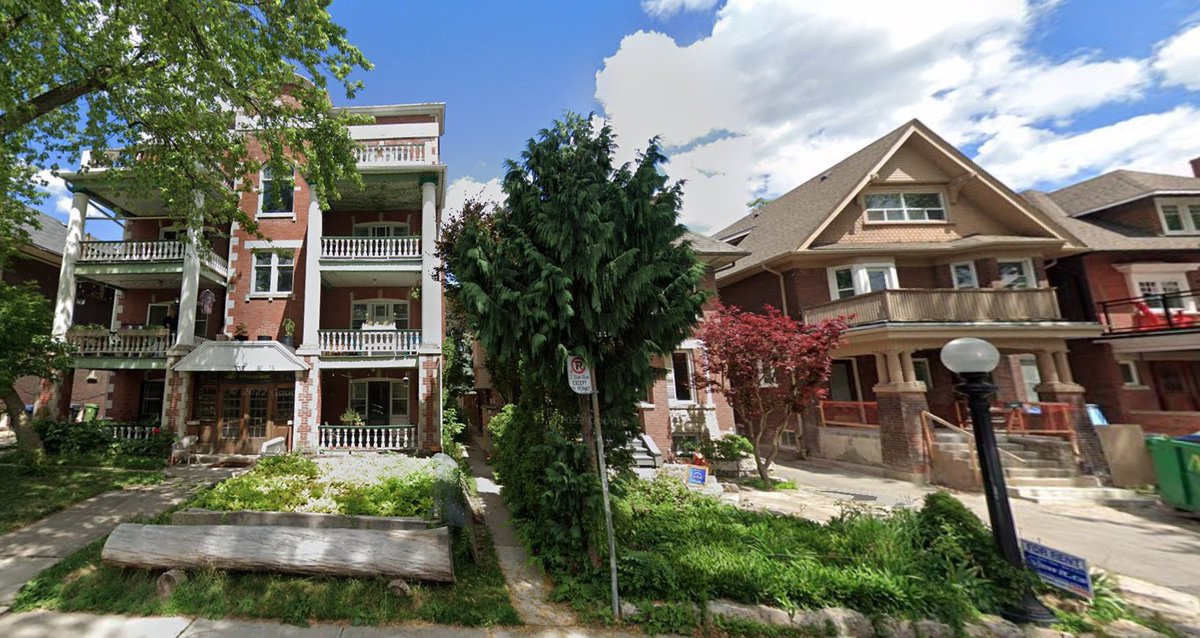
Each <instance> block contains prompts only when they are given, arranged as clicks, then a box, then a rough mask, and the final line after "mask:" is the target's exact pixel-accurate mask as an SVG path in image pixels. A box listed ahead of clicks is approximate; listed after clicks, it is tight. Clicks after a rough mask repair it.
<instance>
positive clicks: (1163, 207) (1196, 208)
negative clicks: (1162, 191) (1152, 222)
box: [1158, 198, 1200, 235]
mask: <svg viewBox="0 0 1200 638" xmlns="http://www.w3.org/2000/svg"><path fill="white" fill-rule="evenodd" d="M1158 214H1159V217H1161V218H1162V225H1163V233H1164V234H1167V235H1195V234H1197V233H1200V199H1181V198H1173V199H1168V200H1158Z"/></svg>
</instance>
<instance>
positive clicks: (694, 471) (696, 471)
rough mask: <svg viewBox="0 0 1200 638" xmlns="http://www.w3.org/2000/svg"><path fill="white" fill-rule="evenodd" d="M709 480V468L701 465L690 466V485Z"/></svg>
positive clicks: (702, 483) (700, 483) (701, 483)
mask: <svg viewBox="0 0 1200 638" xmlns="http://www.w3.org/2000/svg"><path fill="white" fill-rule="evenodd" d="M707 481H708V468H706V467H701V466H699V465H689V466H688V480H687V482H688V485H704V484H705V483H706V482H707Z"/></svg>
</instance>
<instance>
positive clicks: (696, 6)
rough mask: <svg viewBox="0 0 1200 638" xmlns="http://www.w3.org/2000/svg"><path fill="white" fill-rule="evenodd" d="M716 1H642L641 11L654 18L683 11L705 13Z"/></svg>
mask: <svg viewBox="0 0 1200 638" xmlns="http://www.w3.org/2000/svg"><path fill="white" fill-rule="evenodd" d="M716 5H717V0H642V11H645V12H646V13H648V14H650V15H651V16H654V17H656V18H666V17H669V16H672V15H675V14H676V13H680V12H683V11H707V10H709V9H711V8H713V7H715V6H716Z"/></svg>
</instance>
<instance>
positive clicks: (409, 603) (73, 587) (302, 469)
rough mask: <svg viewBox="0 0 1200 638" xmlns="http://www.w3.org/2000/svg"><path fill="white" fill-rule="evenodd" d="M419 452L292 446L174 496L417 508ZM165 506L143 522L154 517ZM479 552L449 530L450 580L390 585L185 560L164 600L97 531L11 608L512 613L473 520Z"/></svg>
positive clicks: (426, 481) (297, 616) (398, 617)
mask: <svg viewBox="0 0 1200 638" xmlns="http://www.w3.org/2000/svg"><path fill="white" fill-rule="evenodd" d="M432 484H433V483H432V474H431V470H430V466H429V462H427V461H425V460H419V459H411V458H407V457H399V456H390V457H384V456H380V457H338V458H322V459H319V460H318V461H317V462H313V461H311V460H308V459H304V458H301V457H297V456H290V455H288V456H281V457H271V458H267V459H263V460H262V461H260V462H259V464H258V466H257V467H256V468H255V469H254V470H252V471H251V472H248V473H246V474H244V475H242V476H240V477H236V478H233V479H229V480H227V481H225V482H223V483H221V484H220V485H218V486H216V487H215V488H213V489H211V490H209V491H207V492H205V493H202V494H199V495H197V497H196V498H195V499H193V500H192V502H190V503H188V504H186V505H184V507H205V508H210V509H224V510H238V509H259V510H273V511H317V512H337V513H343V514H374V515H384V516H428V515H429V509H430V508H431V507H432V505H433V498H432V496H431V488H432ZM168 520H169V515H164V516H162V517H159V518H158V519H156V520H155V521H152V522H154V523H158V524H165V523H167V521H168ZM480 533H481V534H482V537H481V538H480V553H481V556H480V563H479V564H475V563H474V562H473V561H472V560H471V557H470V551H469V548H468V543H467V542H466V540H465V538H463V537H462V534H461V533H456V534H454V535H453V537H454V538H453V541H454V542H453V554H454V573H455V576H456V578H457V582H456V583H455V584H453V585H423V584H417V583H409V584H410V585H411V586H412V589H413V596H412V597H411V598H401V597H398V596H396V595H394V594H393V593H392V592H391V591H390V590H389V589H388V587H387V584H388V579H386V578H334V577H315V576H290V575H282V574H267V573H248V572H247V573H237V572H226V571H218V570H205V571H197V572H190V573H189V579H188V580H187V581H186V582H184V583H183V584H182V585H180V586H179V587H178V588H176V590H175V591H174V592H173V593H172V595H171V597H170V598H169V599H167V600H159V599H158V597H157V596H156V595H155V579H157V577H158V574H159V572H156V571H149V570H140V569H121V568H116V567H109V566H106V565H103V564H102V563H101V562H100V550H101V549H102V548H103V546H104V541H103V540H100V541H97V542H96V543H93V544H92V545H89V546H88V547H85V548H84V549H82V550H80V551H79V552H76V553H75V554H73V555H72V556H70V557H68V558H67V559H65V560H64V561H63V562H61V563H59V564H57V565H55V566H53V567H51V568H50V569H48V570H46V571H45V572H43V573H42V574H41V575H40V576H39V577H38V578H37V579H35V580H33V581H31V582H30V583H29V584H27V585H26V586H25V588H24V589H22V590H21V592H20V594H19V595H18V597H17V599H16V600H15V601H14V602H13V606H12V607H13V609H14V610H24V611H28V610H35V609H52V610H57V611H89V612H99V613H117V614H129V615H174V614H183V615H189V616H200V617H205V618H255V619H269V620H281V621H284V622H289V623H293V624H298V625H305V624H307V623H309V622H321V621H342V622H350V623H353V624H356V625H381V624H389V623H396V622H402V621H409V620H423V621H428V622H434V623H448V624H457V625H468V626H489V625H519V624H521V621H520V618H519V617H518V615H517V612H516V610H515V609H513V607H512V603H511V602H510V601H509V598H508V589H507V588H506V586H505V583H504V576H503V574H502V573H501V571H500V567H499V564H498V563H497V561H496V556H495V553H494V551H493V549H492V543H491V538H490V537H487V536H486V533H485V532H484V531H483V530H482V529H480Z"/></svg>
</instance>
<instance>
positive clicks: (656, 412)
mask: <svg viewBox="0 0 1200 638" xmlns="http://www.w3.org/2000/svg"><path fill="white" fill-rule="evenodd" d="M650 365H651V366H654V367H655V368H664V367H666V365H667V364H666V362H665V361H663V358H662V357H654V358H653V359H651V360H650ZM650 395H651V397H652V400H651V403H652V404H653V406H654V407H646V408H639V409H638V413H639V414H640V416H641V420H642V431H643V432H645V433H646V434H648V435H650V438H652V439H654V443H655V444H657V445H658V449H659V450H660V451H661V452H662V453H663V457H664V458H665V459H667V460H670V459H671V458H672V456H673V455H672V454H671V448H672V445H671V419H670V410H669V409H668V408H667V380H666V379H658V380H656V381H655V382H654V385H653V386H651V388H650Z"/></svg>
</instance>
